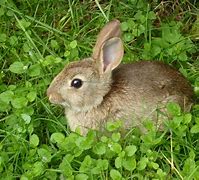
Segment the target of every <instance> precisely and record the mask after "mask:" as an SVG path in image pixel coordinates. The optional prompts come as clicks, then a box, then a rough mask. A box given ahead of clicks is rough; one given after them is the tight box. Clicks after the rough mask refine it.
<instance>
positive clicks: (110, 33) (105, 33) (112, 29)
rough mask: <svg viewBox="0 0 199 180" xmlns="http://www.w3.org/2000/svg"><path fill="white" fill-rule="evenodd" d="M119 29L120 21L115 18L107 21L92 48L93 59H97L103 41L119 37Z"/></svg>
mask: <svg viewBox="0 0 199 180" xmlns="http://www.w3.org/2000/svg"><path fill="white" fill-rule="evenodd" d="M120 36H121V29H120V21H119V20H117V19H115V20H113V21H110V22H109V23H107V24H106V25H105V26H104V27H103V28H102V30H101V31H100V33H99V35H98V37H97V41H96V44H95V47H94V48H93V55H92V57H93V59H95V60H98V59H99V56H100V51H101V47H102V45H103V44H104V42H105V41H107V40H109V39H111V38H113V37H120Z"/></svg>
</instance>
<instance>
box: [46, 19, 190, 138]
mask: <svg viewBox="0 0 199 180" xmlns="http://www.w3.org/2000/svg"><path fill="white" fill-rule="evenodd" d="M120 34H121V32H120V23H119V21H117V20H114V21H111V22H110V23H108V24H107V25H106V26H105V27H104V28H103V29H102V31H101V32H100V34H99V36H98V39H97V42H96V45H95V47H94V50H93V55H92V57H91V58H87V59H84V60H82V61H79V62H73V63H70V64H69V65H68V66H66V67H65V68H64V69H63V71H61V72H60V73H59V74H58V75H57V76H56V77H55V78H54V80H53V82H52V83H51V85H50V87H49V88H48V91H47V94H48V96H49V100H50V101H51V102H52V103H56V104H61V105H63V106H64V108H65V114H66V117H67V119H68V123H69V126H70V128H71V130H72V131H74V130H75V129H76V128H77V127H80V129H81V132H82V134H86V132H87V130H88V128H92V129H101V128H103V126H104V124H105V122H107V121H115V120H118V119H119V120H123V121H124V123H123V124H124V127H125V128H130V127H133V126H139V127H141V128H142V122H143V121H144V120H145V119H151V120H152V121H153V122H154V124H155V125H156V126H157V128H162V126H161V125H162V121H163V120H164V118H162V117H159V114H158V111H163V112H165V105H166V104H167V102H176V103H178V104H179V105H180V106H181V107H182V108H183V109H184V110H189V109H190V107H191V103H192V95H193V90H192V88H191V86H190V84H189V83H188V81H187V80H186V79H185V78H184V77H183V76H182V75H181V74H180V73H179V72H178V71H177V70H175V69H173V68H172V67H170V66H169V65H165V64H163V63H160V62H155V61H140V62H134V63H131V64H124V65H119V64H120V62H121V60H122V57H123V45H122V41H121V39H120V38H119V37H120Z"/></svg>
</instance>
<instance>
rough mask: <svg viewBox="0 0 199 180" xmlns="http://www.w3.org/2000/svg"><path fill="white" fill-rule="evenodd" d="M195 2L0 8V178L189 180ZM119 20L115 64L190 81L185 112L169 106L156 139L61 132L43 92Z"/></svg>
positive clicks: (198, 150) (5, 1) (195, 143)
mask: <svg viewBox="0 0 199 180" xmlns="http://www.w3.org/2000/svg"><path fill="white" fill-rule="evenodd" d="M198 8H199V3H198V2H197V1H188V0H183V1H173V2H172V1H166V0H165V1H157V0H150V1H144V0H126V1H117V0H111V1H103V0H101V1H98V0H95V1H94V0H88V1H84V0H83V1H80V0H74V1H72V0H68V1H63V0H58V1H53V0H31V1H30V0H26V1H23V0H17V1H12V0H1V1H0V67H1V72H0V174H1V176H0V179H9V180H10V179H21V180H26V179H78V180H81V179H82V180H83V179H115V180H117V179H166V178H167V179H198V177H199V140H198V135H199V104H198V102H197V99H198V97H199V57H198V49H199V42H198V39H199V9H198ZM114 18H117V19H119V20H120V21H121V23H122V24H121V26H122V31H123V40H124V44H125V57H124V61H123V62H124V63H128V62H132V61H138V60H154V61H159V60H160V61H164V62H165V63H168V64H171V65H172V66H175V67H176V68H178V69H179V70H180V71H181V73H182V74H183V75H184V76H185V77H186V78H187V79H188V80H189V81H190V82H191V84H192V86H193V88H194V91H195V94H196V96H195V105H194V106H193V108H192V111H191V113H183V112H181V110H180V108H179V106H178V105H176V104H170V105H169V106H168V111H169V112H170V113H171V114H172V115H173V119H172V121H169V122H167V129H165V132H163V133H160V132H156V131H155V128H154V127H153V125H152V124H150V122H148V123H146V128H147V129H148V130H149V133H148V134H146V135H142V134H140V133H139V131H138V129H132V130H131V131H129V132H128V133H127V134H125V135H124V134H120V133H119V131H118V130H119V129H120V127H121V125H120V123H119V122H118V123H115V124H112V123H108V124H107V128H106V129H107V132H108V133H107V134H106V135H103V134H99V133H97V134H96V132H93V131H91V132H89V134H88V135H87V136H86V137H81V136H80V135H78V133H70V132H69V129H68V128H67V122H66V120H65V118H64V115H63V109H61V108H59V107H56V106H53V105H51V104H50V103H49V102H48V100H47V97H46V89H47V87H48V85H49V83H50V82H51V80H52V78H53V77H54V76H55V75H56V74H57V73H58V72H59V71H60V70H61V69H62V68H63V66H64V65H65V64H67V63H69V62H71V61H75V60H79V59H81V58H83V57H87V56H89V55H90V54H91V52H92V47H93V46H94V43H95V39H96V35H97V33H98V32H99V30H100V29H101V27H102V26H103V25H104V24H105V23H106V22H107V21H108V20H111V19H114Z"/></svg>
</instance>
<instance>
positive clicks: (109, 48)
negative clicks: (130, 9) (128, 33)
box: [92, 20, 124, 73]
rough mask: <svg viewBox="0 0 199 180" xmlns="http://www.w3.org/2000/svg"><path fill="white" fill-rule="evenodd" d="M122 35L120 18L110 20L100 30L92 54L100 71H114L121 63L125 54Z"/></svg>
mask: <svg viewBox="0 0 199 180" xmlns="http://www.w3.org/2000/svg"><path fill="white" fill-rule="evenodd" d="M120 36H121V29H120V22H119V21H118V20H113V21H110V22H109V23H108V24H106V25H105V27H104V28H103V29H102V30H101V31H100V33H99V35H98V38H97V42H96V45H95V47H94V49H93V55H92V57H93V59H94V60H95V61H96V63H97V66H98V69H99V71H100V73H105V72H108V71H112V70H113V69H114V68H116V67H117V66H118V65H119V64H120V62H121V60H122V58H123V54H124V48H123V43H122V40H121V39H120Z"/></svg>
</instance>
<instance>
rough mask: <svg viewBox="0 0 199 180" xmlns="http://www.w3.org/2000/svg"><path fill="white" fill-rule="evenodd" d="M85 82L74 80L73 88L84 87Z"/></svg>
mask: <svg viewBox="0 0 199 180" xmlns="http://www.w3.org/2000/svg"><path fill="white" fill-rule="evenodd" d="M82 84H83V82H82V80H81V79H73V80H72V82H71V86H72V87H74V88H76V89H78V88H80V87H81V86H82Z"/></svg>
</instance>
